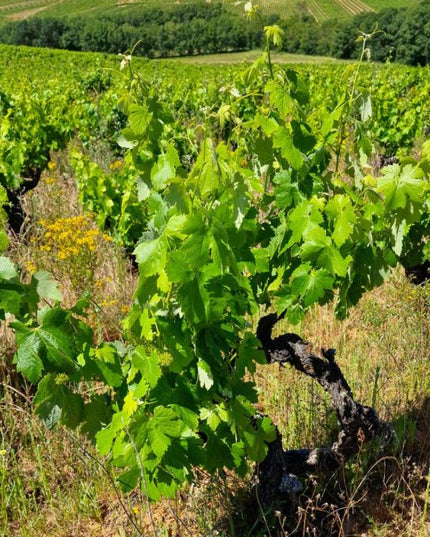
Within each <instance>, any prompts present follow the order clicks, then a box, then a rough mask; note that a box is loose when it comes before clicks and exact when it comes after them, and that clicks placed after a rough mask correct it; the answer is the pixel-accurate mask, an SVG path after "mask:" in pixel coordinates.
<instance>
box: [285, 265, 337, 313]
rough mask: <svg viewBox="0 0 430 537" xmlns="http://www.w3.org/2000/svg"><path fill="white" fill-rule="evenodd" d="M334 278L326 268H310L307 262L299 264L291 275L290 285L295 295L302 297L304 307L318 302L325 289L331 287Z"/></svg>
mask: <svg viewBox="0 0 430 537" xmlns="http://www.w3.org/2000/svg"><path fill="white" fill-rule="evenodd" d="M333 283H334V278H333V276H331V275H330V274H329V273H328V271H327V270H325V269H318V270H315V269H313V268H311V266H310V264H309V263H306V264H304V265H300V266H299V267H298V268H297V269H296V270H295V271H294V272H293V273H292V275H291V279H290V286H291V290H292V292H293V293H294V295H296V296H300V297H302V298H303V304H304V306H305V307H308V306H310V305H311V304H314V303H315V302H318V301H319V300H320V299H321V298H322V297H324V296H325V294H326V291H327V290H330V289H332V288H333Z"/></svg>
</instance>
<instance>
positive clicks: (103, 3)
mask: <svg viewBox="0 0 430 537" xmlns="http://www.w3.org/2000/svg"><path fill="white" fill-rule="evenodd" d="M135 3H136V2H133V1H132V2H128V1H124V2H121V1H118V0H94V1H89V0H28V1H25V0H15V1H12V0H1V2H0V21H3V22H13V21H20V20H24V19H27V18H30V17H35V16H37V17H47V16H56V17H57V16H82V15H83V16H85V17H87V16H89V17H92V16H99V15H104V14H112V13H116V12H123V11H124V10H126V9H130V8H133V4H135ZM181 3H185V4H186V3H187V2H186V1H185V2H181ZM298 3H299V1H298V0H295V1H288V0H263V1H262V2H261V6H262V7H263V8H264V10H265V11H267V13H277V14H279V15H281V16H282V17H289V16H291V15H292V14H294V12H295V10H296V5H297V4H298ZM416 3H418V0H413V1H407V0H389V1H384V2H383V1H381V0H369V1H366V2H361V1H359V0H310V1H309V2H308V10H309V12H310V13H311V14H312V15H313V16H314V17H315V19H316V20H318V21H322V20H324V19H327V18H330V17H334V18H348V17H351V16H352V15H354V14H357V13H360V12H362V11H373V10H380V9H383V8H388V7H411V5H413V4H416ZM138 4H139V6H140V7H142V6H151V7H153V6H155V7H169V6H172V5H175V4H176V2H169V1H166V0H165V1H164V2H157V1H155V0H145V1H144V2H139V3H138Z"/></svg>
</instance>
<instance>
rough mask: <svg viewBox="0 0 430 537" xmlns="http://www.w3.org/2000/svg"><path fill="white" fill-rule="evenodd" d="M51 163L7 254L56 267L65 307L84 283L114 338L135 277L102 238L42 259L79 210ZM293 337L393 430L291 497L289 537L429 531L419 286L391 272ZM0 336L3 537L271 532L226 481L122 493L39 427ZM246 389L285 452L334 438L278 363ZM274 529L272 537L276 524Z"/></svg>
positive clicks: (427, 320)
mask: <svg viewBox="0 0 430 537" xmlns="http://www.w3.org/2000/svg"><path fill="white" fill-rule="evenodd" d="M50 168H51V169H50V171H49V172H48V173H46V174H45V175H44V177H43V180H42V182H41V184H40V185H39V187H38V189H37V190H35V191H34V192H33V193H32V194H31V195H30V196H29V197H27V199H26V204H27V210H28V211H29V213H30V214H31V215H32V217H31V222H30V223H29V226H28V231H27V232H26V235H25V236H24V237H21V238H19V239H12V243H13V244H12V248H11V252H10V253H11V255H12V256H13V257H14V258H15V259H16V261H18V262H20V263H21V265H22V267H23V270H24V271H27V272H28V273H31V272H32V271H33V270H35V268H47V269H49V270H51V271H53V272H54V274H56V276H57V278H58V279H59V280H60V282H61V285H62V288H63V292H64V293H65V295H66V300H70V301H72V300H74V298H75V297H76V294H78V293H79V292H81V290H82V286H85V285H86V282H87V281H88V278H90V280H91V281H92V282H93V285H92V288H93V291H94V293H95V304H94V307H93V310H92V311H91V319H92V322H93V325H94V327H95V328H96V329H97V330H98V332H99V334H100V337H103V338H110V337H115V336H116V335H117V334H116V333H115V330H116V327H117V326H118V323H119V319H120V318H121V316H122V315H123V313H124V311H126V310H127V308H128V306H129V303H130V300H131V296H130V295H131V292H132V289H133V287H134V285H135V278H136V275H135V274H134V273H133V272H132V271H131V269H130V267H129V264H128V262H127V260H126V259H125V258H124V257H123V256H122V255H121V252H120V251H119V250H118V249H117V248H116V247H115V246H114V245H113V244H112V243H110V242H109V241H106V240H105V239H104V238H103V236H100V237H99V239H98V243H97V244H98V246H97V252H96V254H95V255H94V256H92V258H95V259H96V261H95V262H94V261H91V262H90V261H89V259H87V258H86V257H85V255H86V254H85V252H84V251H83V252H82V253H81V254H80V255H79V256H78V259H77V262H76V264H75V265H69V266H68V270H67V271H66V270H64V268H65V267H64V266H63V265H61V263H60V261H59V260H56V258H55V256H52V255H46V250H44V249H43V245H46V244H47V242H46V240H47V238H46V232H47V228H46V223H44V222H46V221H52V222H61V221H62V220H61V219H64V218H66V217H67V218H70V219H77V218H80V213H81V211H80V207H79V204H78V203H77V201H76V199H77V196H76V188H75V186H74V181H73V177H71V176H70V169H69V168H68V166H67V162H66V156H65V155H58V156H56V157H55V159H54V163H53V164H52V165H51V167H50ZM65 208H67V210H66V209H65ZM88 229H90V230H91V229H94V227H93V226H92V224H91V221H90V222H89V223H87V224H85V226H81V230H80V233H86V232H87V231H86V230H88ZM51 247H52V245H51ZM85 263H87V265H85ZM36 265H37V267H36ZM89 275H90V276H89ZM94 282H101V283H99V284H95V283H94ZM102 302H103V304H102ZM280 329H281V330H284V329H285V330H291V328H289V327H288V326H283V327H280ZM294 330H295V331H298V333H300V334H301V335H303V336H304V337H305V338H306V339H307V340H308V341H309V342H311V343H312V345H313V346H314V348H315V349H319V348H320V347H328V346H330V347H335V348H336V349H337V350H338V361H339V364H340V366H341V367H342V369H343V371H344V373H345V376H346V378H347V379H348V381H349V382H350V384H351V387H352V388H353V391H354V393H355V395H356V397H357V399H358V400H359V401H360V402H362V403H366V404H370V405H374V406H375V408H376V409H377V410H378V412H379V413H380V415H381V417H382V418H383V419H385V420H388V421H390V422H392V423H393V424H394V428H395V431H396V436H395V438H394V440H393V442H392V443H391V445H390V446H388V447H387V448H386V449H385V450H380V449H378V447H377V446H376V447H375V446H373V447H372V446H370V447H366V448H365V449H363V451H362V452H361V453H360V455H359V456H358V457H357V458H356V459H354V460H352V461H351V462H350V463H349V464H348V466H347V467H346V468H345V470H344V472H343V473H341V474H334V475H331V476H328V477H327V480H326V481H322V482H321V481H319V482H317V481H315V482H312V481H311V482H310V484H309V485H308V486H307V488H306V490H305V494H304V495H303V496H302V499H301V511H300V512H301V519H300V522H299V524H301V526H300V528H301V529H302V530H303V531H301V532H300V535H302V534H303V535H307V534H306V533H304V532H305V530H304V528H305V526H307V527H308V528H310V529H312V528H314V529H315V531H316V532H317V533H315V535H332V536H345V537H346V536H348V535H349V536H352V535H361V536H363V537H366V536H367V537H371V536H372V537H376V536H379V537H381V536H382V537H392V536H393V537H394V536H396V537H397V536H401V537H407V536H408V537H425V536H427V535H429V532H430V523H429V520H428V517H427V513H428V507H426V505H427V506H428V501H429V497H430V490H429V489H430V480H429V478H428V475H429V474H428V472H429V466H428V462H429V461H428V453H429V450H430V425H429V423H430V376H429V374H428V373H429V369H428V357H429V355H430V286H421V287H416V286H414V285H413V284H411V283H410V282H408V281H407V280H406V279H405V277H404V275H403V273H402V272H401V271H397V272H396V273H395V274H394V275H393V276H392V278H391V279H390V280H389V281H388V282H387V283H386V284H385V285H384V286H382V287H381V288H380V289H378V290H375V291H373V292H370V293H368V294H367V295H366V296H365V297H364V299H363V300H362V301H361V303H360V305H359V306H358V307H357V308H355V309H354V310H353V311H352V313H351V316H350V317H349V318H348V319H347V320H346V321H344V322H339V321H336V320H335V319H334V315H333V309H332V307H331V306H325V307H318V308H315V309H314V310H313V311H312V312H311V314H309V315H308V317H307V318H306V319H305V321H304V322H303V323H302V325H301V326H299V327H295V328H294ZM0 336H1V337H0V380H1V387H0V423H1V428H0V535H2V536H5V537H6V536H8V537H75V536H76V537H81V536H82V537H84V536H85V537H96V536H97V537H99V536H100V535H103V536H104V537H110V536H112V537H114V536H115V537H125V536H127V537H137V536H138V535H145V536H150V535H157V536H158V537H164V536H178V537H179V536H183V535H193V536H211V537H212V536H215V535H218V536H224V537H227V536H229V537H233V536H235V535H236V536H238V537H242V536H243V537H244V536H247V535H248V536H250V537H251V536H252V537H257V536H263V535H269V533H268V532H267V531H266V530H265V529H264V527H263V528H262V526H261V522H262V517H261V514H260V513H251V514H250V513H248V512H247V511H246V508H245V504H244V503H243V497H245V496H246V493H247V490H248V486H249V482H248V480H244V481H241V480H238V479H236V478H234V477H233V476H230V475H222V476H218V477H211V476H208V475H206V474H199V479H198V480H197V481H196V483H195V484H194V485H193V486H192V487H191V488H189V489H187V490H184V491H183V492H182V493H181V494H179V495H178V497H177V498H176V500H175V501H172V502H162V503H160V504H157V505H155V506H152V507H151V509H150V510H149V508H148V505H147V503H146V501H145V498H144V496H143V495H142V494H141V493H139V492H135V493H133V494H131V495H128V496H125V495H122V494H120V493H119V492H118V491H117V490H116V487H115V485H114V481H113V478H112V470H111V469H110V468H109V465H108V463H107V461H105V460H101V459H100V457H99V456H97V455H96V454H95V452H94V450H93V448H92V447H91V446H90V445H89V444H88V443H87V442H86V441H85V440H84V439H83V438H82V437H81V436H80V435H79V434H78V433H76V432H74V433H70V432H67V431H65V430H62V429H59V430H54V431H47V430H46V429H44V428H43V427H42V425H41V423H40V422H39V421H38V420H37V419H36V418H35V417H34V415H33V414H32V412H31V406H30V402H31V397H32V389H31V387H30V386H29V385H27V384H26V383H25V382H24V381H23V379H22V378H21V377H19V376H18V375H16V373H15V372H14V368H13V365H12V357H13V353H14V346H13V340H12V338H11V337H10V333H9V332H8V330H7V327H5V326H2V327H1V334H0ZM256 380H257V384H258V386H259V389H260V394H261V395H260V407H261V410H262V411H264V412H265V413H268V414H269V415H270V416H272V418H273V419H274V421H275V422H276V423H277V425H278V426H279V428H280V430H281V432H282V433H283V436H284V443H285V446H288V447H289V448H295V447H304V446H306V447H314V446H318V445H321V444H324V443H326V442H328V441H329V440H330V439H331V438H332V437H333V435H334V434H335V428H336V427H335V418H334V416H333V413H332V412H331V410H330V407H329V404H328V401H327V398H326V397H325V395H324V394H323V393H322V392H321V390H320V389H319V387H318V386H317V385H316V384H315V383H313V382H311V381H309V380H308V379H306V378H305V377H302V376H301V375H299V374H298V373H297V372H295V371H292V370H290V369H288V368H279V367H278V366H277V365H271V366H264V367H263V366H262V367H260V368H259V369H258V370H257V372H256ZM83 389H85V387H83ZM149 513H150V514H151V517H150V516H149ZM151 518H152V521H153V522H152V523H151ZM272 524H273V525H272V526H270V528H271V533H270V535H273V536H274V535H276V534H277V533H276V531H277V526H276V525H277V521H276V520H274V521H273V523H272ZM324 528H325V529H324ZM327 528H328V529H327ZM278 529H279V523H278ZM323 530H324V531H325V532H326V533H323ZM329 530H330V533H329V532H328V531H329ZM280 535H283V536H285V535H286V533H285V532H284V533H283V534H282V533H280Z"/></svg>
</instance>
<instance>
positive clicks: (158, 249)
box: [134, 235, 167, 277]
mask: <svg viewBox="0 0 430 537" xmlns="http://www.w3.org/2000/svg"><path fill="white" fill-rule="evenodd" d="M134 254H135V256H136V261H137V263H138V264H139V270H140V273H141V274H143V275H144V276H145V277H148V276H152V275H153V274H159V273H160V272H161V271H162V270H163V268H164V267H165V265H166V260H167V240H166V238H165V237H164V236H163V235H161V236H160V237H158V238H156V239H153V240H150V241H146V242H141V243H140V244H138V245H137V246H136V248H135V250H134Z"/></svg>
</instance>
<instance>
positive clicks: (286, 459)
mask: <svg viewBox="0 0 430 537" xmlns="http://www.w3.org/2000/svg"><path fill="white" fill-rule="evenodd" d="M282 317H283V315H280V316H278V315H276V314H270V315H266V316H264V317H262V318H261V319H260V321H259V324H258V328H257V337H258V338H259V340H260V341H261V344H262V347H263V350H264V352H265V354H266V358H267V362H268V363H269V364H272V363H278V364H279V365H280V366H283V365H284V364H287V363H288V364H290V365H291V366H292V367H294V368H295V369H297V370H298V371H300V372H302V373H304V374H305V375H308V376H309V377H311V378H313V379H314V380H316V381H317V382H318V383H319V384H320V385H321V386H322V387H323V389H324V390H325V391H326V392H328V394H329V395H330V399H331V403H332V406H333V408H334V410H335V412H336V415H337V419H338V422H339V425H340V432H339V434H338V437H337V440H336V441H335V442H334V443H333V445H332V446H330V447H321V448H316V449H299V450H284V449H283V447H282V436H281V434H280V433H279V431H277V437H276V439H275V440H274V441H273V442H271V443H270V445H269V450H268V454H267V456H266V458H265V459H264V461H263V462H262V463H260V464H259V465H258V467H257V470H256V480H255V481H256V484H255V486H256V492H257V495H258V498H259V501H260V502H261V504H262V505H264V506H275V505H277V506H279V505H280V504H284V505H286V506H287V508H288V510H291V509H294V508H295V507H296V504H297V498H298V494H299V493H300V492H301V488H302V486H301V482H300V481H299V480H298V479H297V476H306V475H310V474H313V475H314V474H322V473H326V472H332V471H334V470H336V469H338V468H339V467H341V466H342V465H343V464H345V462H346V461H347V460H348V459H350V458H351V457H352V456H353V455H355V454H356V453H358V452H359V450H360V449H361V447H362V445H363V443H364V442H367V441H369V440H371V439H373V438H374V437H375V436H376V435H378V434H379V433H382V432H384V434H387V431H389V430H390V429H389V427H388V426H387V424H385V423H383V422H381V421H380V420H379V418H378V415H377V413H376V411H375V410H374V409H373V408H371V407H368V406H364V405H361V404H360V403H358V402H356V401H355V400H354V397H353V394H352V390H351V388H350V387H349V385H348V383H347V381H346V379H345V377H344V376H343V374H342V371H341V370H340V368H339V366H338V365H337V363H336V359H335V350H334V349H328V350H324V349H322V350H321V356H316V355H315V354H313V353H312V352H311V349H310V346H309V344H308V343H306V342H305V341H303V339H301V338H300V337H299V336H298V335H296V334H289V333H287V334H283V335H281V336H278V337H275V338H272V330H273V327H274V326H275V324H276V323H277V322H278V321H279V320H280V319H282Z"/></svg>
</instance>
